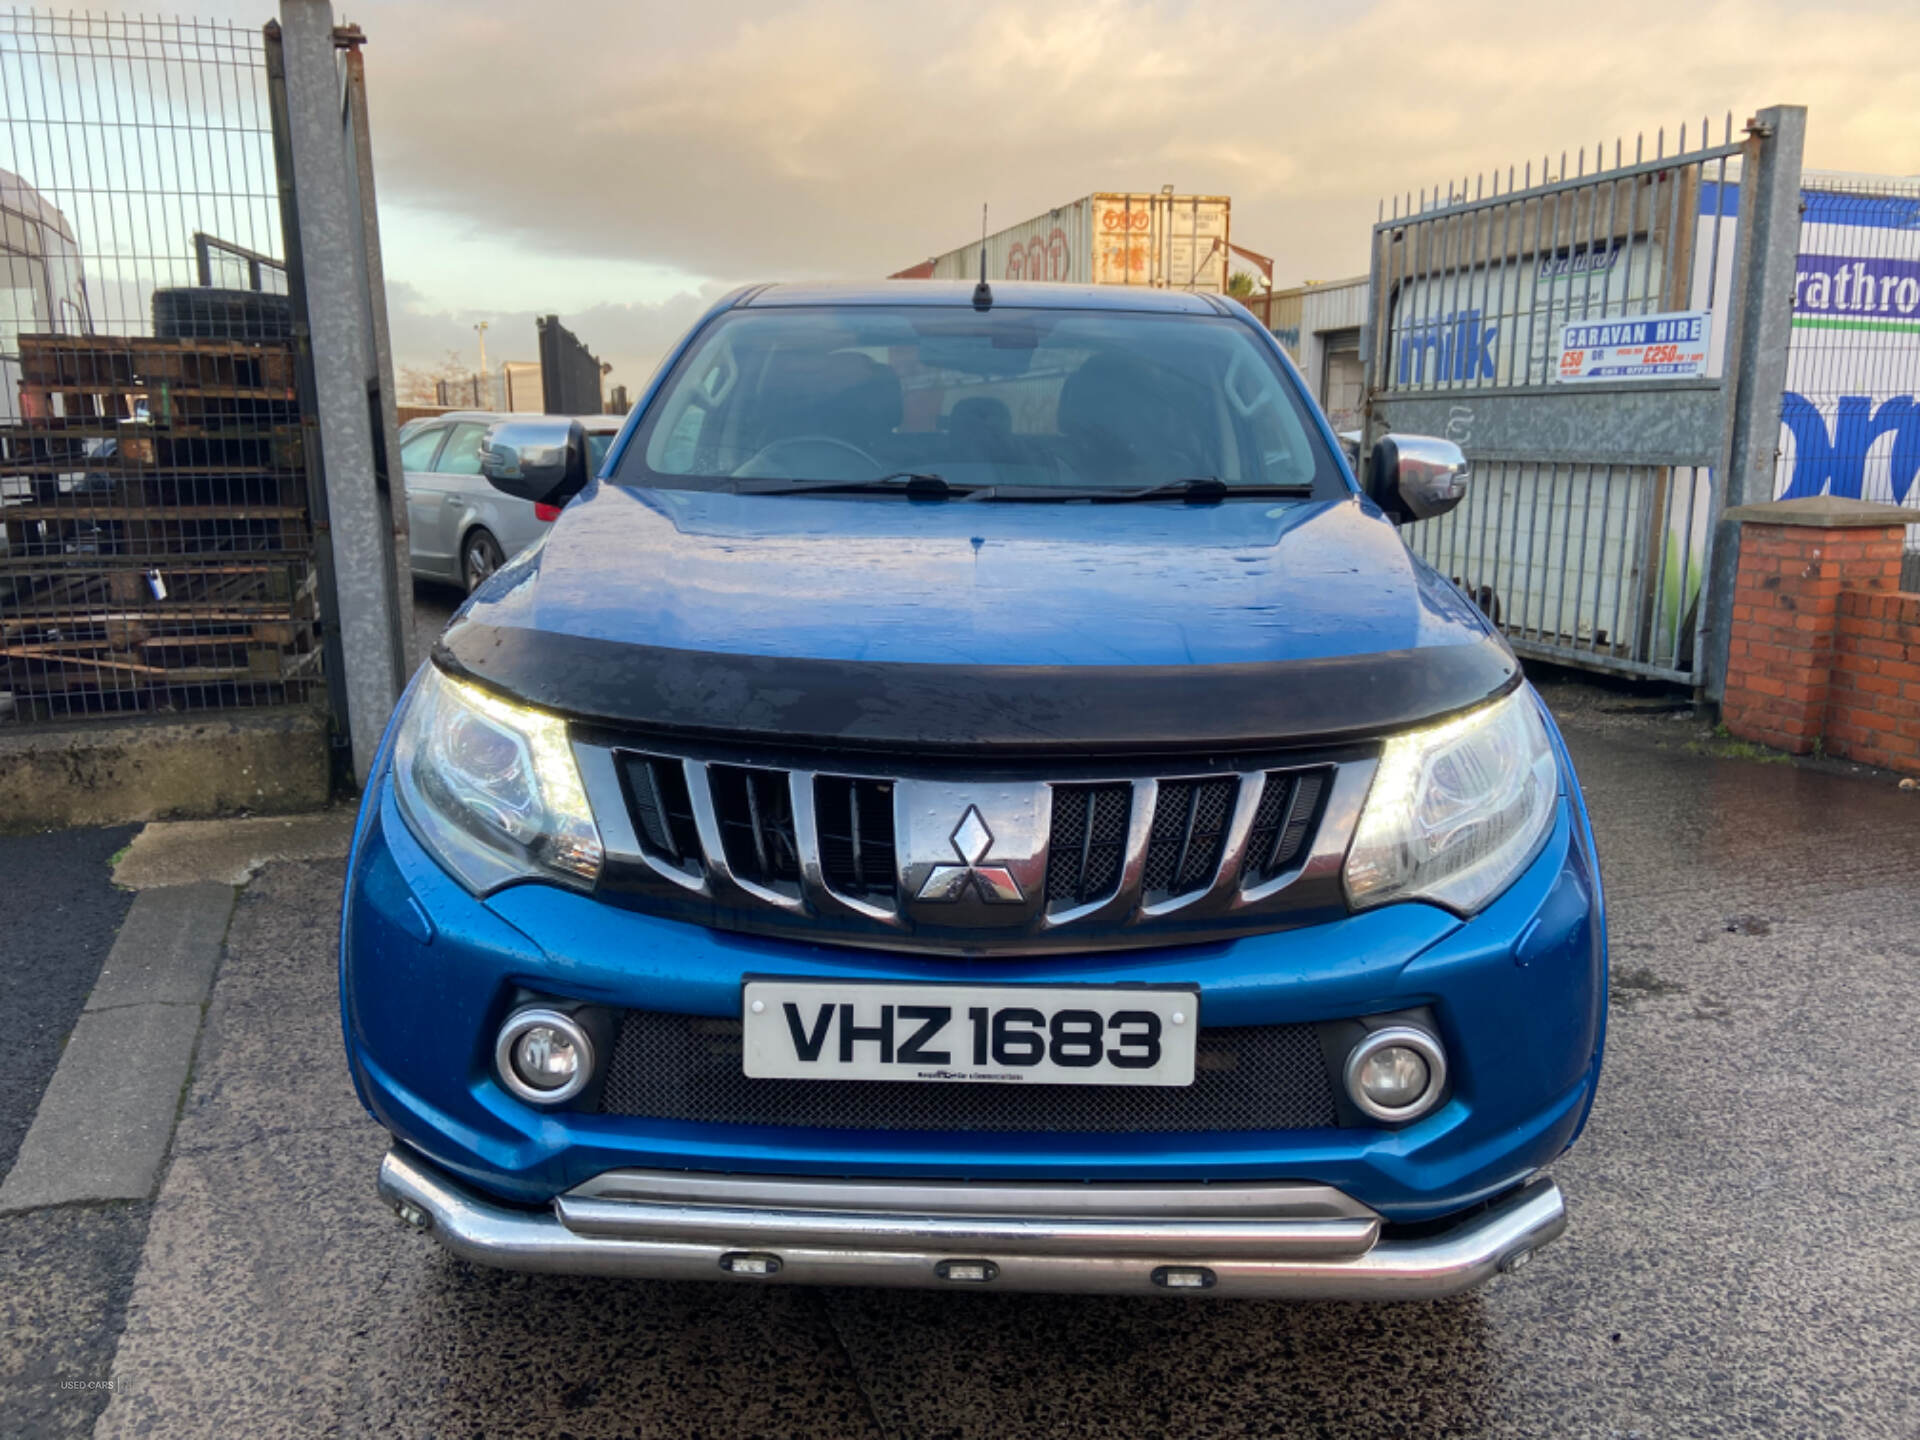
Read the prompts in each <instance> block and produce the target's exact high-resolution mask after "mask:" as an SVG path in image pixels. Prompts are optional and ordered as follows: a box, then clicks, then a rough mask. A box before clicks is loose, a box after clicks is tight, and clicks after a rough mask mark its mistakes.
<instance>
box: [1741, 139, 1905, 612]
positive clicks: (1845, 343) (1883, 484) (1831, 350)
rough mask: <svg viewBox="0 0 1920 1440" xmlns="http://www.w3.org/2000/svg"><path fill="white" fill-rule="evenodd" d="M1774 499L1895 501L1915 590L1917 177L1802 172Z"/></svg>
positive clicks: (1893, 502)
mask: <svg viewBox="0 0 1920 1440" xmlns="http://www.w3.org/2000/svg"><path fill="white" fill-rule="evenodd" d="M1801 203H1802V210H1801V217H1800V255H1799V259H1798V262H1797V263H1796V265H1795V266H1794V271H1795V274H1794V296H1793V301H1794V303H1793V331H1792V338H1791V340H1790V341H1789V343H1788V349H1787V386H1786V396H1785V398H1784V400H1783V401H1782V405H1781V421H1782V431H1781V451H1780V459H1779V463H1778V474H1777V480H1776V485H1775V490H1776V493H1777V494H1778V495H1779V496H1780V497H1781V498H1783V499H1787V498H1792V497H1796V496H1803V495H1818V494H1821V493H1823V492H1824V493H1829V494H1833V495H1842V496H1851V497H1853V498H1855V499H1861V500H1878V501H1882V502H1888V503H1892V504H1895V505H1905V506H1908V507H1910V508H1911V509H1913V510H1914V512H1915V524H1913V525H1911V526H1909V527H1908V529H1907V566H1906V576H1905V583H1904V587H1903V588H1905V589H1908V590H1914V589H1920V484H1917V483H1916V472H1920V179H1912V178H1909V179H1901V180H1893V179H1888V178H1886V177H1881V176H1845V175H1808V176H1807V177H1806V178H1805V180H1804V181H1803V183H1802V185H1801Z"/></svg>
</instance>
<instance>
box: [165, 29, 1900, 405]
mask: <svg viewBox="0 0 1920 1440" xmlns="http://www.w3.org/2000/svg"><path fill="white" fill-rule="evenodd" d="M131 8H143V7H131ZM182 8H183V9H190V10H194V11H197V12H200V13H225V14H229V15H232V16H234V17H235V18H240V19H247V20H253V19H256V18H264V15H265V13H267V12H268V11H269V9H270V7H269V6H266V5H261V4H251V5H249V4H230V3H224V0H215V3H200V4H192V3H188V4H185V5H183V6H182ZM336 12H337V13H338V14H339V15H340V16H341V18H343V19H349V20H355V21H358V22H359V23H360V24H361V26H362V27H363V28H364V29H365V31H366V33H367V36H368V42H369V43H368V46H367V51H366V65H367V75H368V83H369V87H370V96H371V109H372V116H373V123H374V145H375V157H376V164H377V170H378V183H379V187H380V198H381V220H382V233H383V240H384V245H385V249H386V256H387V273H388V277H389V283H390V285H391V287H392V289H391V292H390V296H389V300H390V306H391V310H392V314H393V321H394V329H395V332H396V341H397V348H398V350H399V351H400V358H401V359H402V360H403V361H408V360H411V361H415V362H418V361H422V360H427V361H431V360H433V359H435V358H436V357H437V356H439V355H440V354H441V353H442V352H444V351H445V350H447V349H449V348H455V349H460V350H462V351H463V352H465V354H466V355H467V357H468V358H469V359H471V358H472V354H473V332H472V330H471V328H470V327H471V325H472V323H473V322H474V321H475V320H478V319H482V318H485V319H488V320H490V321H491V322H492V328H491V329H490V331H489V334H488V355H489V359H490V360H492V361H495V362H497V361H499V360H501V359H510V358H525V359H531V358H533V353H534V348H533V327H532V321H531V317H532V316H533V315H534V314H535V313H544V312H547V311H556V312H558V313H559V314H560V315H561V316H562V317H563V318H564V319H565V320H566V321H567V323H568V324H569V325H571V326H572V328H574V329H575V330H576V331H577V332H578V333H579V334H580V335H581V336H582V337H583V338H584V339H585V340H586V341H587V342H588V344H589V345H590V346H592V348H594V349H595V350H596V351H597V352H599V353H600V354H601V355H602V356H603V357H604V358H606V359H608V360H611V361H612V362H613V363H614V364H615V366H616V370H615V373H614V375H613V376H612V377H611V378H612V380H613V381H616V382H617V381H623V380H624V381H625V382H626V383H627V384H628V385H629V387H637V386H638V385H639V383H640V382H642V381H644V379H645V378H646V376H647V374H648V373H649V372H650V371H651V369H652V366H653V363H654V361H655V360H656V359H657V357H658V355H659V353H660V351H661V349H662V348H663V347H664V346H665V345H666V344H667V343H669V342H670V341H671V340H672V338H673V337H674V336H675V335H677V334H678V333H679V331H680V330H682V329H683V328H684V327H685V325H686V324H687V323H688V322H689V321H690V320H691V319H692V318H693V317H694V316H695V315H696V314H697V313H698V311H699V308H700V307H701V305H702V304H703V302H704V300H705V299H706V298H707V297H710V296H712V295H713V294H716V293H718V292H719V291H721V290H723V289H724V288H727V287H730V286H731V285H733V284H735V283H739V282H743V281H748V280H761V279H774V278H788V277H810V276H829V275H846V276H863V277H870V276H878V275H884V274H886V273H887V272H889V271H892V270H897V269H900V268H902V267H904V266H906V265H909V264H912V263H914V262H916V261H918V260H921V259H924V258H925V257H926V256H928V255H929V254H932V253H934V252H937V251H940V250H945V249H948V248H951V247H953V246H955V245H958V244H961V243H963V242H964V241H965V240H966V239H967V237H968V236H969V235H970V234H972V233H974V232H975V230H976V229H977V226H978V217H979V207H980V205H981V203H982V202H983V201H985V202H987V203H988V204H990V205H991V207H992V214H993V216H994V218H995V220H996V222H997V223H1012V222H1014V221H1016V220H1019V219H1022V218H1025V217H1026V216H1028V215H1030V214H1033V213H1035V212H1037V211H1040V210H1043V209H1045V208H1047V207H1049V206H1052V205H1056V204H1059V203H1061V202H1062V201H1065V200H1069V199H1072V198H1074V197H1075V196H1078V195H1082V194H1085V193H1088V192H1090V191H1093V190H1102V189H1149V190H1154V189H1158V188H1159V187H1160V186H1161V185H1163V184H1168V183H1171V184H1172V185H1174V186H1175V187H1176V188H1177V189H1178V190H1179V191H1181V192H1183V193H1185V192H1190V191H1198V192H1206V193H1222V194H1226V195H1229V196H1231V197H1232V200H1233V233H1234V237H1235V239H1236V240H1238V241H1239V242H1241V243H1242V244H1245V245H1248V246H1250V247H1252V248H1253V249H1256V250H1259V251H1262V252H1265V253H1267V254H1270V255H1273V256H1274V257H1275V258H1276V259H1277V261H1278V265H1277V267H1276V276H1277V279H1278V282H1279V283H1281V284H1289V283H1296V282H1298V281H1301V280H1306V279H1332V278H1337V277H1340V276H1344V275H1348V274H1351V273H1355V272H1357V271H1359V270H1360V269H1362V268H1364V263H1365V261H1364V257H1365V253H1366V239H1367V227H1368V225H1369V223H1370V222H1371V221H1372V219H1373V216H1374V211H1375V206H1376V204H1377V203H1378V201H1379V198H1380V196H1382V195H1383V194H1387V193H1392V192H1396V191H1405V190H1408V189H1417V188H1419V187H1420V186H1422V185H1427V186H1431V185H1433V184H1435V183H1436V182H1438V183H1440V184H1442V185H1444V183H1445V181H1446V178H1447V177H1449V176H1453V177H1458V176H1462V175H1466V174H1471V173H1474V172H1477V171H1482V170H1488V169H1492V168H1495V167H1498V168H1500V169H1502V170H1504V168H1505V167H1506V166H1507V165H1508V164H1509V163H1514V164H1519V163H1521V162H1523V161H1525V160H1526V159H1527V158H1528V157H1529V156H1531V157H1532V158H1533V160H1534V162H1535V165H1536V169H1537V167H1538V163H1539V158H1540V156H1541V155H1542V154H1543V153H1549V154H1551V155H1552V157H1553V163H1554V164H1555V165H1556V166H1557V165H1558V161H1559V155H1560V152H1561V151H1562V150H1563V149H1566V150H1571V149H1573V148H1576V147H1578V146H1580V145H1582V144H1586V145H1589V146H1591V145H1593V144H1594V143H1596V142H1599V141H1602V140H1604V141H1606V142H1607V143H1608V144H1609V146H1610V145H1611V142H1612V140H1613V138H1614V137H1615V136H1618V135H1625V136H1626V137H1627V144H1628V146H1629V148H1630V147H1631V145H1632V143H1633V140H1632V137H1633V136H1634V135H1635V133H1636V132H1639V131H1643V130H1644V131H1645V132H1646V133H1647V139H1648V142H1649V144H1651V143H1652V139H1653V131H1654V130H1655V129H1656V128H1657V127H1659V126H1662V125H1664V126H1666V127H1667V134H1668V143H1669V144H1671V143H1672V140H1673V135H1674V131H1675V130H1676V129H1677V127H1678V125H1679V124H1680V123H1681V122H1682V121H1683V120H1684V121H1686V122H1687V123H1688V124H1689V127H1690V129H1689V139H1690V140H1692V139H1694V138H1696V137H1697V133H1698V127H1699V124H1700V117H1701V116H1702V115H1710V116H1712V117H1713V124H1714V126H1715V129H1716V131H1717V130H1718V127H1719V126H1720V125H1721V123H1722V121H1723V119H1724V117H1725V115H1726V114H1727V112H1728V111H1732V113H1733V119H1734V123H1735V126H1736V128H1737V127H1738V126H1739V125H1740V123H1741V122H1742V121H1743V120H1744V119H1745V117H1746V116H1747V115H1749V114H1751V113H1752V112H1753V111H1754V110H1755V109H1758V108H1760V107H1761V106H1764V105H1767V104H1771V103H1779V102H1790V103H1798V104H1805V105H1807V106H1808V107H1810V111H1811V116H1810V122H1809V124H1810V138H1809V154H1808V163H1809V164H1810V165H1813V166H1818V167H1824V168H1833V169H1846V170H1862V171H1881V172H1892V173H1898V174H1914V173H1916V172H1920V4H1915V3H1914V0H1892V3H1874V0H1864V3H1847V0H1840V3H1836V4H1820V5H1816V4H1813V3H1808V0H1799V3H1792V4H1782V3H1775V0H1747V3H1719V4H1715V3H1685V4H1676V3H1674V0H1607V3H1605V4H1589V5H1561V6H1552V5H1546V4H1542V3H1539V0H1376V3H1340V0H1321V3H1297V0H1260V3H1244V0H1214V3H1205V4H1202V3H1185V0H1015V3H1003V0H975V3H967V4H958V3H953V0H947V3H943V4H930V3H924V0H795V3H779V0H765V3H729V0H714V3H707V4H694V5H690V4H687V3H685V0H674V3H656V0H543V3H540V4H529V3H524V0H459V3H444V0H443V3H428V0H363V3H359V4H354V5H346V4H341V5H336Z"/></svg>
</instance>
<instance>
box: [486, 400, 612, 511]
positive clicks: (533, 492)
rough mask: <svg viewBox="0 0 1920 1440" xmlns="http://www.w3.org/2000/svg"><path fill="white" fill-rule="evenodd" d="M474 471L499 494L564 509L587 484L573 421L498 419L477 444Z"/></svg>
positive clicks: (583, 435) (581, 439) (579, 431)
mask: <svg viewBox="0 0 1920 1440" xmlns="http://www.w3.org/2000/svg"><path fill="white" fill-rule="evenodd" d="M480 473H481V474H482V475H484V476H486V478H487V483H488V484H490V485H492V486H493V488H494V489H496V490H498V491H501V492H502V493H503V494H507V495H513V496H516V497H518V498H519V499H521V500H531V501H533V503H534V504H536V505H564V504H566V503H567V501H569V500H571V499H572V498H573V497H574V496H575V495H577V494H578V493H579V492H580V490H581V488H582V487H583V486H584V485H585V484H586V483H587V432H586V430H585V428H584V427H583V426H582V425H581V424H580V422H579V421H578V420H567V419H562V418H560V417H558V416H555V417H554V418H552V419H550V420H503V421H501V422H500V423H499V424H498V425H496V426H494V427H493V428H492V429H491V430H489V431H487V434H486V438H485V439H484V440H482V441H481V442H480Z"/></svg>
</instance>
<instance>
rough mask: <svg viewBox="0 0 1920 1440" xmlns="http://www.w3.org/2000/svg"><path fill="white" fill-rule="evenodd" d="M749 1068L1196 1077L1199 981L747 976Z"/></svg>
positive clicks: (1150, 1079)
mask: <svg viewBox="0 0 1920 1440" xmlns="http://www.w3.org/2000/svg"><path fill="white" fill-rule="evenodd" d="M740 1008H741V1015H740V1018H741V1022H742V1027H743V1032H742V1056H743V1058H742V1067H743V1069H744V1070H745V1072H746V1074H748V1075H749V1076H751V1077H753V1078H755V1079H766V1080H927V1081H949V1082H952V1081H983V1082H988V1083H999V1084H1023V1085H1191V1084H1192V1083H1193V1057H1194V1051H1195V1036H1196V1034H1197V1033H1198V1031H1199V1029H1200V995H1199V992H1198V991H1196V990H1193V989H1190V988H1178V989H1176V988H1168V987H1154V988H1137V989H1136V988H1124V989H1123V988H1112V989H1105V988H1100V987H1095V986H1083V985H1060V986H1041V985H927V984H913V983H894V982H880V983H875V982H868V981H851V982H849V981H843V980H749V981H747V982H746V985H745V986H744V987H743V994H742V999H741V1007H740Z"/></svg>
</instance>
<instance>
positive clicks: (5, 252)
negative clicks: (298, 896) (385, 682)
mask: <svg viewBox="0 0 1920 1440" xmlns="http://www.w3.org/2000/svg"><path fill="white" fill-rule="evenodd" d="M262 44H263V42H262V37H261V34H260V32H259V31H258V30H257V29H249V28H244V27H240V26H234V25H228V24H223V23H211V22H204V21H195V20H185V19H181V20H175V19H150V18H138V17H129V16H120V15H113V16H105V15H53V14H49V13H46V12H42V11H35V10H12V11H7V12H0V221H3V222H4V234H3V235H0V666H3V667H4V668H0V724H6V723H20V722H27V721H37V720H57V719H65V718H68V717H78V716H89V715H100V714H109V713H122V712H129V711H155V710H160V711H167V710H182V709H190V708H200V707H224V706H233V705H255V704H270V703H281V702H287V701H295V702H298V701H304V700H306V699H308V698H309V697H310V696H311V695H314V694H317V693H318V689H319V684H320V679H321V673H320V665H321V662H320V647H319V643H318V610H317V604H316V586H315V578H314V565H313V543H312V529H311V525H310V522H309V513H308V505H307V474H306V467H305V463H304V456H303V446H302V441H301V426H300V413H299V406H298V401H297V398H296V396H297V390H296V385H295V369H294V350H293V344H292V315H291V310H290V306H289V302H288V299H287V296H286V293H285V292H286V288H287V285H286V270H285V265H284V262H283V260H282V258H281V257H282V255H283V250H282V235H281V228H280V206H279V186H278V180H277V176H276V171H275V165H274V145H273V133H272V122H271V118H270V111H269V100H268V93H267V84H266V75H265V69H264V57H263V50H262Z"/></svg>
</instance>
